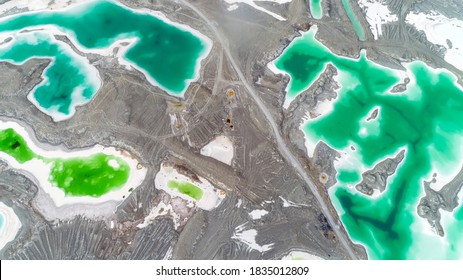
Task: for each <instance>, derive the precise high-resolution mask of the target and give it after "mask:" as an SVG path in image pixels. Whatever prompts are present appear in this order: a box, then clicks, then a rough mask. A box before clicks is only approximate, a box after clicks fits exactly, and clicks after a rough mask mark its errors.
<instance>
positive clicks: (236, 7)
mask: <svg viewBox="0 0 463 280" xmlns="http://www.w3.org/2000/svg"><path fill="white" fill-rule="evenodd" d="M236 9H238V5H236V4H233V5H230V6H229V7H228V8H227V10H228V11H230V12H231V11H234V10H236Z"/></svg>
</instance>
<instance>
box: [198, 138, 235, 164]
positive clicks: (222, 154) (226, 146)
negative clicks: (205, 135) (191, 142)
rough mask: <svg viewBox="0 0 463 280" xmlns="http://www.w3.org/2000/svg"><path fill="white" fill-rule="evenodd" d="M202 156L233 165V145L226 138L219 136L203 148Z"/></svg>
mask: <svg viewBox="0 0 463 280" xmlns="http://www.w3.org/2000/svg"><path fill="white" fill-rule="evenodd" d="M200 153H201V155H203V156H207V157H211V158H214V159H216V160H218V161H220V162H223V163H225V164H228V165H231V162H232V159H233V155H234V151H233V143H232V142H231V141H230V139H229V138H228V137H226V136H223V135H220V136H217V137H216V138H215V139H214V140H212V141H211V142H209V143H208V144H207V145H206V146H204V147H202V148H201V151H200Z"/></svg>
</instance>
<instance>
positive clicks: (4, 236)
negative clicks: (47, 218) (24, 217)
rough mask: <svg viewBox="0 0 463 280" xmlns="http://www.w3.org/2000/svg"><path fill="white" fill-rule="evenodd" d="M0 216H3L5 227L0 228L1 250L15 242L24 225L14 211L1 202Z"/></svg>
mask: <svg viewBox="0 0 463 280" xmlns="http://www.w3.org/2000/svg"><path fill="white" fill-rule="evenodd" d="M0 215H2V216H3V225H2V227H1V228H0V250H1V249H3V247H5V245H6V244H7V243H8V242H10V241H13V240H14V239H15V238H16V235H17V234H18V232H19V230H20V229H21V227H22V224H21V221H20V220H19V218H18V216H17V215H16V214H15V213H14V211H13V209H12V208H11V207H8V206H6V205H5V204H4V203H3V202H0Z"/></svg>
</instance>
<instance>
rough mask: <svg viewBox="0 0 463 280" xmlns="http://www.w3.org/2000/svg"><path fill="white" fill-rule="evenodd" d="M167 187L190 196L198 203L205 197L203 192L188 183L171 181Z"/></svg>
mask: <svg viewBox="0 0 463 280" xmlns="http://www.w3.org/2000/svg"><path fill="white" fill-rule="evenodd" d="M167 187H169V188H170V189H173V190H178V191H179V192H180V193H182V194H185V195H188V196H189V197H191V198H193V199H194V200H196V201H198V200H200V199H201V198H202V197H203V190H201V189H200V188H198V187H197V186H195V185H193V184H191V183H188V182H184V181H181V182H179V181H174V180H169V181H168V182H167Z"/></svg>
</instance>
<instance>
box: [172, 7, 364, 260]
mask: <svg viewBox="0 0 463 280" xmlns="http://www.w3.org/2000/svg"><path fill="white" fill-rule="evenodd" d="M179 2H180V3H182V4H183V5H185V6H186V7H188V8H190V9H191V10H192V11H194V12H195V13H196V14H197V15H198V16H199V17H201V18H202V19H203V20H204V21H205V23H206V24H207V25H208V26H209V28H210V29H211V30H212V31H213V32H214V34H215V36H216V38H217V39H218V40H219V41H220V44H221V45H222V48H223V50H224V51H225V55H226V56H227V58H228V59H229V61H230V63H231V64H232V66H233V68H234V69H235V71H236V73H237V74H238V77H239V78H240V80H241V81H242V83H243V85H244V87H245V88H246V90H247V92H248V93H249V94H250V96H251V97H252V99H253V100H254V102H255V103H256V105H257V106H258V107H259V109H260V110H261V111H262V113H263V114H264V116H265V118H266V119H267V122H268V123H269V125H270V126H271V128H272V131H273V134H274V137H275V140H276V142H277V146H278V149H279V151H280V153H281V155H282V156H283V158H284V159H285V160H286V161H287V162H289V163H290V164H291V165H292V166H293V168H294V169H295V170H296V172H297V173H298V174H299V176H301V178H302V179H303V180H304V182H305V183H306V185H305V188H307V187H308V190H310V191H311V192H312V193H313V195H314V196H315V198H316V199H317V201H318V203H319V204H320V208H321V211H322V213H323V215H325V217H326V219H327V220H328V222H329V224H330V225H331V226H332V228H333V231H334V232H335V234H336V235H337V237H338V239H339V240H340V241H341V244H342V245H343V247H344V248H345V249H346V251H347V253H348V254H349V257H350V258H351V259H357V256H356V254H355V253H354V250H353V249H352V248H351V246H350V244H349V242H348V240H347V237H346V235H344V233H343V232H342V231H341V227H340V225H339V224H338V223H337V221H336V220H335V219H334V217H333V215H332V214H331V212H330V210H329V208H328V206H327V205H326V203H325V201H324V200H323V197H322V196H321V194H320V193H319V191H318V188H317V186H316V185H315V184H314V183H313V182H312V180H311V179H310V178H309V176H308V175H307V174H306V172H305V170H304V168H303V167H302V165H301V163H300V162H299V161H298V160H297V159H296V158H295V157H294V155H293V154H292V153H291V152H290V151H289V149H288V147H287V146H286V143H285V142H284V140H283V138H282V137H281V135H280V131H279V129H278V126H277V124H276V123H275V121H274V120H273V118H272V115H271V113H270V112H269V110H268V109H267V107H266V106H265V104H264V103H263V102H262V100H261V99H260V97H259V96H257V94H256V92H255V91H254V89H253V88H252V87H251V86H250V85H249V83H248V82H247V80H246V78H245V77H244V74H243V73H242V72H241V70H240V68H239V67H238V64H236V62H235V60H234V58H233V56H232V55H231V52H230V50H229V49H228V47H227V44H226V40H225V39H224V37H223V36H222V34H221V33H220V32H219V31H218V30H217V28H216V27H215V25H214V23H212V22H211V21H210V20H209V19H208V18H207V17H206V16H205V15H204V14H203V13H202V12H201V11H200V10H199V9H197V8H196V7H195V6H194V5H192V4H191V3H188V2H187V1H185V0H179Z"/></svg>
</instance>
